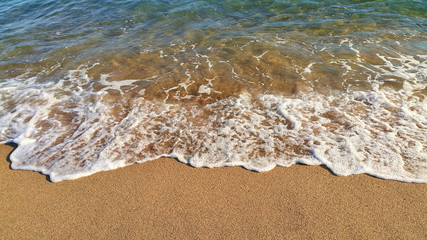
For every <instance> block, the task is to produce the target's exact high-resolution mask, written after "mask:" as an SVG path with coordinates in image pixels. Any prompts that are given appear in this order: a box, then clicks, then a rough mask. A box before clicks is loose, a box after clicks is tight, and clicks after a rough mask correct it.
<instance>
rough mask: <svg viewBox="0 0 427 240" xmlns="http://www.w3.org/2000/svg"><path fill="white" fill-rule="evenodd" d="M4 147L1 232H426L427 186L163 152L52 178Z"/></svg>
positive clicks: (280, 235)
mask: <svg viewBox="0 0 427 240" xmlns="http://www.w3.org/2000/svg"><path fill="white" fill-rule="evenodd" d="M11 150H12V147H10V146H5V145H1V146H0V178H1V180H0V186H1V187H0V192H1V194H0V201H1V204H0V236H1V237H0V238H1V239H170V238H174V239H325V238H328V239H427V184H413V183H402V182H396V181H390V180H381V179H377V178H373V177H370V176H367V175H355V176H348V177H339V176H335V175H333V174H332V173H330V172H329V171H328V170H327V169H325V168H322V167H317V166H316V167H315V166H302V165H294V166H292V167H289V168H282V167H277V168H275V169H273V170H272V171H269V172H265V173H255V172H251V171H247V170H244V169H242V168H239V167H229V168H215V169H206V168H192V167H189V166H186V165H184V164H182V163H179V162H177V161H175V160H173V159H158V160H155V161H152V162H148V163H143V164H135V165H132V166H129V167H126V168H122V169H118V170H114V171H108V172H102V173H98V174H95V175H92V176H89V177H85V178H81V179H77V180H73V181H64V182H59V183H51V182H49V181H48V180H47V179H46V177H45V176H43V175H41V174H39V173H36V172H29V171H17V170H11V169H10V162H8V161H7V160H6V159H7V155H8V154H9V153H10V151H11Z"/></svg>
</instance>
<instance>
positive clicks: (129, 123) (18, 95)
mask: <svg viewBox="0 0 427 240" xmlns="http://www.w3.org/2000/svg"><path fill="white" fill-rule="evenodd" d="M0 142H1V143H14V144H16V145H17V148H16V149H15V150H14V152H13V153H12V154H11V156H10V160H11V162H12V164H11V167H12V168H14V169H25V170H33V171H39V172H42V173H43V174H46V175H49V177H50V180H51V181H53V182H56V181H62V180H70V179H75V178H79V177H83V176H88V175H91V174H93V173H96V172H99V171H106V170H111V169H115V168H119V167H125V166H128V165H131V164H134V163H142V162H146V161H150V160H155V159H157V158H159V157H171V158H175V159H177V160H179V161H181V162H184V163H186V164H189V165H191V166H194V167H223V166H243V167H244V168H246V169H249V170H254V171H268V170H270V169H272V168H274V167H276V166H282V167H286V166H290V165H292V164H295V163H302V164H307V165H325V166H327V167H328V168H329V169H330V170H331V171H333V172H334V173H335V174H337V175H351V174H361V173H366V174H370V175H372V176H376V177H379V178H384V179H393V180H398V181H406V182H424V183H425V182H427V2H426V1H425V0H419V1H415V0H413V1H410V0H406V1H403V0H399V1H398V0H389V1H386V0H384V1H362V0H359V1H356V0H346V1H317V0H313V1H304V0H303V1H289V0H288V1H278V0H259V1H257V0H252V1H249V0H224V1H221V0H217V1H212V0H206V1H201V0H193V1H184V0H162V1H161V0H151V1H150V0H144V1H143V0H140V1H131V0H128V1H124V0H117V1H112V0H105V1H100V0H38V1H36V0H8V1H2V4H0Z"/></svg>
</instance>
